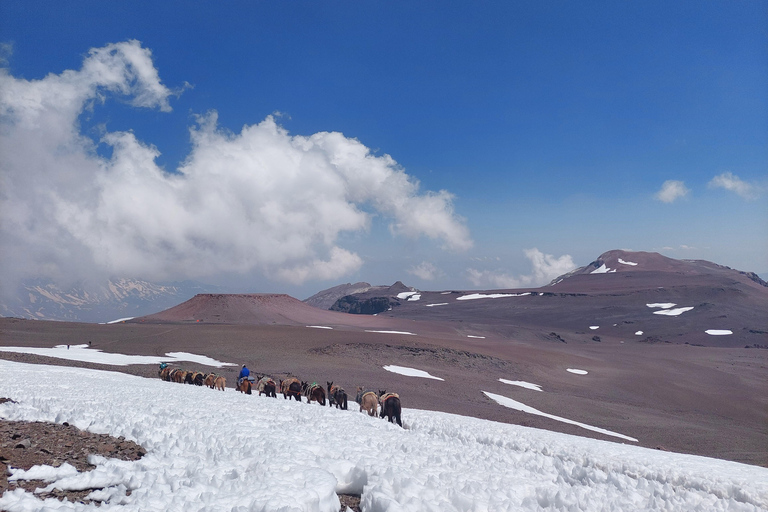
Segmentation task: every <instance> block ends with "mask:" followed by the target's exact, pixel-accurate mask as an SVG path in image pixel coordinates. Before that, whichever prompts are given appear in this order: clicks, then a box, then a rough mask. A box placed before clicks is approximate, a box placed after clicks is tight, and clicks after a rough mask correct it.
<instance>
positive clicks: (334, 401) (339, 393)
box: [326, 381, 347, 411]
mask: <svg viewBox="0 0 768 512" xmlns="http://www.w3.org/2000/svg"><path fill="white" fill-rule="evenodd" d="M326 384H328V406H329V407H333V406H334V405H335V406H336V408H337V409H342V410H344V411H346V410H347V392H346V391H344V389H343V388H340V387H339V386H334V385H333V381H331V382H327V381H326Z"/></svg>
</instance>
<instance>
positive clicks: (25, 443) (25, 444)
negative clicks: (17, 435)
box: [14, 439, 32, 450]
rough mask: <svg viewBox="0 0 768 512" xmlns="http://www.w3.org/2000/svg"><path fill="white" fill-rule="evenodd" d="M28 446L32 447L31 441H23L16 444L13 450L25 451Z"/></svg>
mask: <svg viewBox="0 0 768 512" xmlns="http://www.w3.org/2000/svg"><path fill="white" fill-rule="evenodd" d="M30 446H32V441H30V440H29V439H24V440H23V441H20V442H18V443H17V444H16V446H14V448H23V449H25V450H26V449H27V448H29V447H30Z"/></svg>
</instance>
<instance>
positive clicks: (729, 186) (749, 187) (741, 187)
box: [709, 172, 758, 200]
mask: <svg viewBox="0 0 768 512" xmlns="http://www.w3.org/2000/svg"><path fill="white" fill-rule="evenodd" d="M709 187H710V188H723V189H725V190H728V191H730V192H734V193H735V194H737V195H739V196H741V197H743V198H744V199H748V200H751V199H756V198H757V196H758V190H757V187H756V186H755V185H753V184H751V183H747V182H746V181H743V180H742V179H740V178H739V177H738V176H736V175H735V174H733V173H732V172H724V173H722V174H719V175H717V176H715V177H714V178H712V180H710V182H709Z"/></svg>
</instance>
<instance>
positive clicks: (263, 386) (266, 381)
mask: <svg viewBox="0 0 768 512" xmlns="http://www.w3.org/2000/svg"><path fill="white" fill-rule="evenodd" d="M256 389H258V390H259V396H261V395H262V394H264V395H267V396H271V397H273V398H277V392H276V390H277V384H275V381H274V380H272V378H271V377H268V376H266V375H263V376H261V377H258V382H257V383H256Z"/></svg>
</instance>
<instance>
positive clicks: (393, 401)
mask: <svg viewBox="0 0 768 512" xmlns="http://www.w3.org/2000/svg"><path fill="white" fill-rule="evenodd" d="M379 396H380V397H381V398H379V403H381V414H379V416H380V417H381V418H385V417H386V418H387V419H388V420H389V422H390V423H394V421H392V419H393V418H394V419H395V420H397V424H398V425H400V426H401V427H402V426H403V423H402V421H400V413H401V412H402V407H401V406H400V395H398V394H397V393H387V392H386V391H379Z"/></svg>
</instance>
